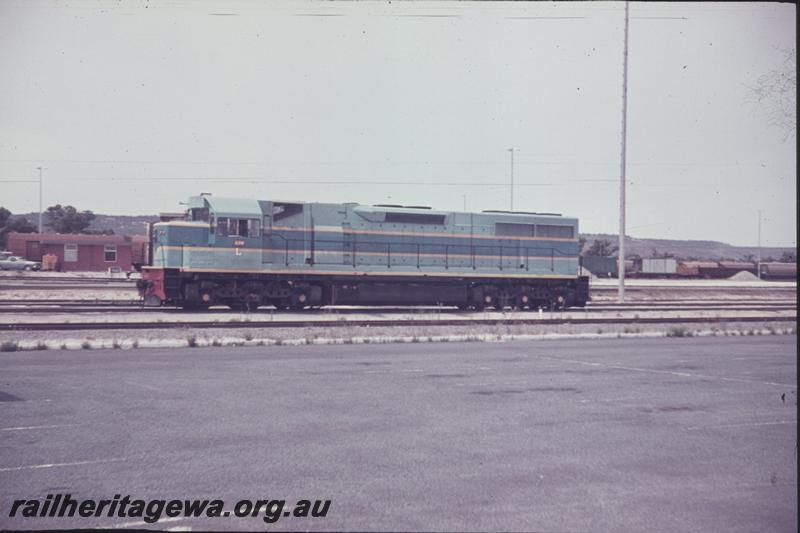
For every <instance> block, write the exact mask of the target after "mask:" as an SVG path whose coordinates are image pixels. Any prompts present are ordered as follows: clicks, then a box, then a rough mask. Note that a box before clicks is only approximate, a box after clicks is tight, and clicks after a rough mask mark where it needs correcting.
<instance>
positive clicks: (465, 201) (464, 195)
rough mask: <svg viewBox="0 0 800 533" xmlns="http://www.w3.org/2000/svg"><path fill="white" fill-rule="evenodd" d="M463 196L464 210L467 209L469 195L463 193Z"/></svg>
mask: <svg viewBox="0 0 800 533" xmlns="http://www.w3.org/2000/svg"><path fill="white" fill-rule="evenodd" d="M461 197H462V198H463V199H464V212H466V211H467V195H466V194H462V195H461Z"/></svg>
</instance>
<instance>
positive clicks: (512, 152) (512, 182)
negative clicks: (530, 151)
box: [508, 148, 514, 211]
mask: <svg viewBox="0 0 800 533" xmlns="http://www.w3.org/2000/svg"><path fill="white" fill-rule="evenodd" d="M508 151H509V152H511V211H513V210H514V149H513V148H509V149H508Z"/></svg>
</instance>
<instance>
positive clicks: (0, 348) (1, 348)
mask: <svg viewBox="0 0 800 533" xmlns="http://www.w3.org/2000/svg"><path fill="white" fill-rule="evenodd" d="M17 350H19V344H17V341H4V342H3V343H0V352H16V351H17Z"/></svg>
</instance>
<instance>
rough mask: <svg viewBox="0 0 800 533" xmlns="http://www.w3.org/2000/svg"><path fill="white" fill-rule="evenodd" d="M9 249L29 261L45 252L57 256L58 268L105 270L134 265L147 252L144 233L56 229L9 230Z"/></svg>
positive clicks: (140, 262) (124, 268)
mask: <svg viewBox="0 0 800 533" xmlns="http://www.w3.org/2000/svg"><path fill="white" fill-rule="evenodd" d="M8 249H9V250H10V251H11V252H12V253H13V254H14V255H19V256H21V257H24V258H25V259H29V260H31V261H41V260H42V256H44V255H50V254H52V255H55V256H56V257H57V258H58V261H57V263H56V269H57V270H61V271H107V270H108V269H109V268H119V269H120V270H122V271H130V270H132V269H133V265H134V263H136V264H142V263H143V262H144V261H145V255H146V253H147V237H145V236H142V235H135V236H133V237H131V236H128V235H62V234H58V233H9V234H8Z"/></svg>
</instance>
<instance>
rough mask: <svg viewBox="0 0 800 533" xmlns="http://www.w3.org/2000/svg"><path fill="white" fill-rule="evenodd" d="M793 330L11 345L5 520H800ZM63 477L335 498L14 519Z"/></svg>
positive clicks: (452, 527) (210, 493)
mask: <svg viewBox="0 0 800 533" xmlns="http://www.w3.org/2000/svg"><path fill="white" fill-rule="evenodd" d="M796 340H797V339H796V337H795V336H764V337H735V338H733V337H707V338H688V339H687V338H661V339H617V340H559V341H520V342H507V343H441V344H386V345H339V346H284V347H278V346H271V347H258V348H256V347H254V348H197V349H189V348H183V349H152V350H144V349H140V350H131V351H128V350H84V351H43V352H17V353H4V354H0V412H1V413H2V415H1V416H0V443H2V444H1V446H0V448H1V449H2V455H1V456H0V527H1V528H4V529H34V528H38V529H42V528H46V529H57V528H83V527H131V528H143V527H147V528H152V529H168V528H183V529H184V530H186V529H188V528H191V529H193V530H209V529H236V530H299V529H302V530H307V529H311V530H426V531H473V530H478V531H669V532H673V531H703V532H705V531H726V532H730V531H743V532H744V531H746V532H752V531H796V526H797V496H798V491H797V488H798V485H797V385H796V383H797V352H796V345H795V343H796ZM63 493H70V494H71V495H72V497H73V498H74V499H80V500H82V499H88V498H93V499H95V500H101V499H111V498H113V497H114V496H115V495H117V494H120V495H122V496H126V495H130V496H131V498H132V499H166V500H171V499H181V500H183V499H186V498H203V499H205V498H208V499H217V498H218V499H222V500H225V507H226V509H229V508H233V505H234V503H235V502H237V501H238V500H242V499H250V500H259V499H270V500H275V499H278V500H287V502H289V503H287V508H289V509H290V508H292V506H293V504H294V502H296V501H297V500H301V499H311V500H315V499H330V500H331V505H330V509H329V511H328V513H327V516H326V517H324V518H296V517H286V518H281V519H280V520H278V521H277V522H274V523H272V524H269V523H265V522H264V520H263V519H262V518H263V513H262V514H261V515H259V516H258V517H248V518H236V517H233V516H231V517H229V518H183V519H177V518H169V519H168V520H163V519H162V521H159V522H156V523H155V524H152V525H151V524H146V523H144V522H142V519H141V518H130V517H126V518H116V517H115V518H108V517H97V518H94V517H92V518H72V519H70V518H60V519H59V518H44V519H42V518H40V519H31V518H22V517H14V518H10V517H9V512H10V509H11V507H12V504H13V502H14V500H17V499H33V498H39V499H44V498H45V497H46V495H47V494H63ZM18 514H19V512H18Z"/></svg>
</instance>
